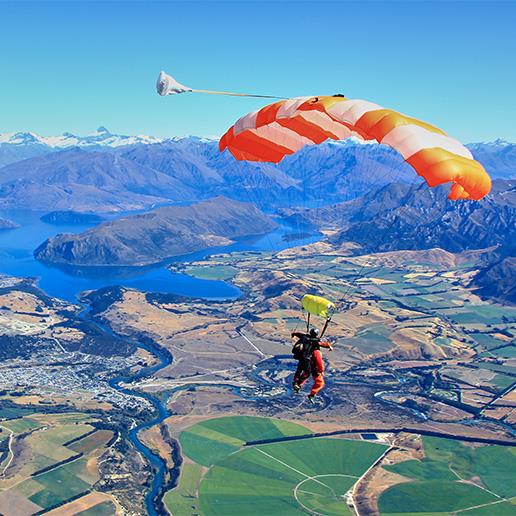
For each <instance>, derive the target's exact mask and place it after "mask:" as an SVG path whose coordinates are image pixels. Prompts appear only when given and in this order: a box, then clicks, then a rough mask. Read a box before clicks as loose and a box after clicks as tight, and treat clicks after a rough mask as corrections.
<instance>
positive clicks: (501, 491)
mask: <svg viewBox="0 0 516 516" xmlns="http://www.w3.org/2000/svg"><path fill="white" fill-rule="evenodd" d="M423 444H424V449H425V458H424V459H423V460H411V461H406V462H402V463H400V464H395V465H391V466H384V468H385V469H386V470H388V471H392V472H394V473H397V474H399V475H403V476H405V477H407V478H409V479H412V480H413V481H412V482H406V483H402V484H397V485H394V486H392V487H390V488H389V489H387V490H386V491H385V492H384V493H382V495H381V496H380V499H379V508H380V513H381V514H382V515H383V516H387V515H394V514H404V515H409V514H415V513H417V514H421V513H431V514H450V513H451V512H453V511H458V510H460V511H464V514H472V515H473V514H478V515H480V514H482V515H486V516H487V515H491V514H492V515H495V514H500V515H503V514H515V513H516V506H512V505H511V503H510V501H508V500H510V499H511V498H512V497H514V496H516V476H515V475H514V471H515V469H516V450H515V449H514V448H505V447H502V446H481V447H476V448H474V447H470V446H465V445H464V444H462V443H460V442H458V441H450V440H446V439H439V438H435V437H424V438H423ZM487 504H489V505H487ZM491 504H492V505H491ZM479 505H482V506H484V505H485V507H484V508H483V509H482V510H481V509H479V510H477V509H473V508H474V507H477V506H479ZM465 509H471V510H469V511H466V510H465ZM479 511H480V512H479ZM507 511H509V512H507ZM510 511H512V512H510Z"/></svg>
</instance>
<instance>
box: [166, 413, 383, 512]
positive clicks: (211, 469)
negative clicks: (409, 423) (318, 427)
mask: <svg viewBox="0 0 516 516" xmlns="http://www.w3.org/2000/svg"><path fill="white" fill-rule="evenodd" d="M306 433H309V430H308V429H306V428H304V427H302V426H300V425H296V424H293V423H289V422H286V421H280V420H274V419H270V418H257V417H247V416H234V417H227V418H218V419H211V420H207V421H204V422H202V423H198V424H196V425H193V426H192V427H190V428H188V429H187V430H186V431H184V432H183V433H182V434H181V436H180V442H181V445H182V449H183V452H184V454H185V455H186V457H187V458H188V459H189V460H190V461H192V462H193V463H195V467H197V468H198V470H197V473H196V475H197V478H192V475H190V477H189V479H188V482H185V483H183V480H182V481H181V482H180V485H179V487H178V490H177V491H175V492H174V495H173V498H172V497H171V498H170V500H169V502H170V503H169V507H170V508H171V509H172V511H173V510H174V504H175V506H176V508H177V507H179V505H182V506H183V507H184V508H185V510H187V509H188V507H187V504H188V503H190V504H191V503H192V502H191V500H192V499H193V498H194V496H193V495H194V493H195V494H197V496H195V498H197V502H196V503H197V506H196V508H197V509H199V510H200V512H201V513H202V514H204V515H224V516H230V515H239V516H246V515H251V514H267V515H295V514H299V515H302V514H304V515H306V514H307V513H309V514H313V515H325V516H326V515H328V516H331V515H338V514H340V515H342V514H351V512H350V511H349V509H348V506H347V503H346V496H345V495H346V493H347V492H348V491H349V490H350V489H351V488H352V487H353V485H354V484H355V482H356V481H357V480H358V478H359V477H360V476H361V475H362V474H363V473H364V472H365V471H366V470H367V469H368V468H369V467H370V466H371V464H373V463H374V462H375V461H376V460H377V459H378V457H379V456H380V455H381V454H382V453H384V451H385V449H386V447H385V446H384V445H381V444H377V443H371V442H365V441H360V440H351V439H337V438H335V439H334V438H306V439H299V440H289V441H281V440H280V439H282V438H285V437H288V436H292V435H302V434H306ZM258 439H278V442H273V443H270V444H259V445H251V446H244V444H245V442H246V441H254V440H258ZM189 466H190V468H189V469H188V471H190V472H193V471H194V468H192V467H191V466H193V465H192V464H191V463H190V464H189ZM206 468H207V469H206ZM194 476H195V475H194ZM183 484H184V485H183ZM186 484H188V485H186ZM181 496H182V497H183V498H182V499H181ZM193 507H194V506H193V505H191V506H190V509H191V510H193V509H192V508H193Z"/></svg>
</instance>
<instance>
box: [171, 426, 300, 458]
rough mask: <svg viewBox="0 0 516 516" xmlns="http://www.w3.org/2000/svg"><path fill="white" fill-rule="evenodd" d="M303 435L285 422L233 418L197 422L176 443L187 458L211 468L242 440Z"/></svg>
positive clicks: (233, 450)
mask: <svg viewBox="0 0 516 516" xmlns="http://www.w3.org/2000/svg"><path fill="white" fill-rule="evenodd" d="M307 433H309V430H308V429H307V428H304V427H303V426H301V425H296V424H295V423H289V422H288V421H281V420H279V419H269V418H260V417H250V416H236V417H224V418H216V419H208V420H207V421H204V422H202V423H198V424H196V425H194V426H192V427H190V428H189V429H188V430H187V431H185V432H182V433H181V436H180V438H179V440H180V442H181V447H182V449H183V451H184V453H185V454H186V455H188V457H190V458H191V459H192V460H193V461H195V462H197V463H198V464H201V465H203V466H211V465H212V464H214V463H215V462H217V461H218V460H219V459H222V458H224V457H226V455H229V454H230V453H233V452H235V451H237V450H238V449H239V448H240V447H241V446H242V445H243V444H244V443H245V442H246V441H256V440H259V439H278V438H281V437H285V436H289V435H303V434H307Z"/></svg>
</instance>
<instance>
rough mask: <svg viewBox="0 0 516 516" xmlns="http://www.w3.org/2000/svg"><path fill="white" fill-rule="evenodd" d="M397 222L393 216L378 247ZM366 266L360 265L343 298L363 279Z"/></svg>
mask: <svg viewBox="0 0 516 516" xmlns="http://www.w3.org/2000/svg"><path fill="white" fill-rule="evenodd" d="M382 204H383V203H382ZM404 208H405V210H406V209H407V206H404ZM402 210H403V208H402ZM395 222H396V218H393V219H392V222H391V223H390V224H389V227H388V228H387V230H386V231H384V233H383V237H382V238H381V240H380V242H379V244H378V248H380V246H381V245H382V244H383V243H384V242H385V240H386V238H387V236H388V235H389V233H390V232H391V230H392V228H393V226H394V223H395ZM417 227H418V226H416V229H417ZM365 267H366V264H365V263H363V264H362V266H361V267H360V269H359V272H358V274H357V276H356V277H355V278H354V279H353V280H352V281H351V283H350V285H349V287H348V288H347V290H346V292H345V293H344V295H343V298H344V297H347V295H348V293H349V291H350V290H351V289H352V288H353V287H354V286H355V284H356V282H357V281H358V280H359V279H361V278H363V277H364V273H363V270H364V269H365Z"/></svg>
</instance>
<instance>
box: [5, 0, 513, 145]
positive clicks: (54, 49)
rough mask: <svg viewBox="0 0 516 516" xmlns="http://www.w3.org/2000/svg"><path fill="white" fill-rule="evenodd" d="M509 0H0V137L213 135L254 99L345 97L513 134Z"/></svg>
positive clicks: (254, 104)
mask: <svg viewBox="0 0 516 516" xmlns="http://www.w3.org/2000/svg"><path fill="white" fill-rule="evenodd" d="M515 20H516V2H510V1H507V2H495V1H485V2H481V1H462V2H444V1H443V2H421V1H417V0H416V1H411V2H401V1H399V2H394V1H383V2H367V1H362V2H346V1H340V2H324V1H297V2H281V1H275V2H266V1H250V0H240V1H234V2H223V1H212V2H210V1H208V2H198V1H193V0H191V1H184V2H177V1H169V2H165V1H163V2H149V1H147V2H138V1H125V2H123V1H104V2H92V1H89V2H84V1H70V0H69V1H67V2H48V1H39V2H25V1H23V0H22V1H20V0H17V1H11V2H6V1H2V0H0V48H1V53H0V74H1V80H0V132H11V131H25V130H31V131H35V132H38V133H40V134H43V135H50V134H58V133H62V132H63V131H71V132H75V133H79V134H85V133H88V132H92V131H94V130H95V128H96V127H97V126H99V125H105V126H107V127H108V128H109V129H110V130H111V131H112V132H120V133H124V134H141V133H144V134H153V135H158V136H175V135H185V134H197V135H201V136H212V135H219V134H221V133H222V132H224V130H225V129H226V128H227V126H229V125H231V123H233V122H234V121H235V120H236V119H237V118H238V117H239V116H241V115H243V114H245V113H246V112H248V111H251V110H253V109H256V108H258V107H260V106H261V105H263V104H264V102H261V101H259V100H249V99H235V98H224V97H215V96H208V95H205V96H203V95H193V94H187V95H181V96H176V97H166V98H161V97H159V96H157V95H156V93H155V88H154V84H155V80H156V77H157V75H158V72H159V71H160V70H161V69H164V70H166V71H168V72H169V73H171V74H172V75H174V76H176V78H177V79H178V80H179V81H181V82H183V83H185V84H188V85H190V86H192V87H194V88H213V89H231V90H236V91H250V92H260V93H272V94H277V95H285V96H298V95H323V94H333V93H338V92H341V93H344V94H345V95H346V96H348V97H351V98H364V99H368V100H372V101H374V102H377V103H379V104H382V105H384V106H386V107H391V108H394V109H398V110H400V111H403V112H404V113H407V114H410V115H413V116H416V117H420V118H422V119H424V120H426V121H429V122H431V123H434V124H436V125H438V126H440V127H442V128H443V129H445V130H446V131H447V132H448V133H449V134H450V135H453V136H455V137H457V138H459V139H461V140H463V141H466V142H469V141H479V140H488V139H494V138H498V137H502V138H506V139H509V140H511V141H516V123H515V120H516V102H515V100H514V97H515V92H516V66H515V55H516V31H515V29H514V26H515Z"/></svg>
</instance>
